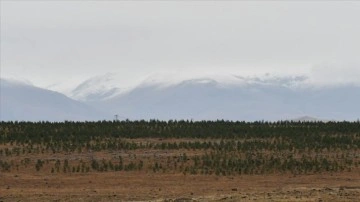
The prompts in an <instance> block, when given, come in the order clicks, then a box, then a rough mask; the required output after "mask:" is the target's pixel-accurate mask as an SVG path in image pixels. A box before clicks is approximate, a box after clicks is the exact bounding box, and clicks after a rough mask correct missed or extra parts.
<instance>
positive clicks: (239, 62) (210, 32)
mask: <svg viewBox="0 0 360 202" xmlns="http://www.w3.org/2000/svg"><path fill="white" fill-rule="evenodd" d="M0 4H1V8H0V9H1V33H0V34H1V44H0V46H1V47H0V48H1V61H0V65H1V66H0V67H1V69H0V73H1V75H0V76H1V77H2V78H13V79H20V80H27V81H29V82H31V83H33V84H34V85H36V86H39V87H45V88H46V87H49V86H52V85H54V84H55V85H57V84H59V85H62V86H67V87H76V85H77V84H79V83H81V82H82V81H84V80H86V79H88V78H90V77H93V76H97V75H104V74H107V73H109V72H110V73H117V75H119V76H118V80H119V85H123V86H131V85H135V84H136V83H137V82H139V81H141V80H143V79H146V78H147V77H149V75H154V74H157V73H162V74H164V73H165V74H166V73H169V74H170V73H171V74H173V75H174V74H175V75H177V74H178V75H201V74H203V73H206V74H214V75H216V74H238V75H262V74H267V73H270V74H275V75H306V76H308V77H309V80H310V81H311V82H312V83H315V84H322V85H323V84H326V85H337V84H342V83H351V84H357V85H360V37H359V36H360V23H359V19H360V2H359V1H345V2H341V1H315V2H310V1H305V2H301V1H288V2H286V1H270V2H266V1H255V2H250V1H238V2H235V1H226V2H220V1H193V2H189V1H169V2H165V1H150V2H145V1H50V2H47V1H1V2H0Z"/></svg>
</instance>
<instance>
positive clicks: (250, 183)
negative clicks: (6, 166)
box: [0, 138, 360, 201]
mask: <svg viewBox="0 0 360 202" xmlns="http://www.w3.org/2000/svg"><path fill="white" fill-rule="evenodd" d="M126 141H131V142H136V143H137V144H140V143H142V144H146V143H149V142H151V143H154V144H156V143H161V142H163V141H166V142H181V141H182V140H181V139H173V140H169V139H167V140H162V139H156V138H154V139H140V138H139V139H133V140H126ZM183 141H186V142H189V141H191V139H186V140H183ZM197 141H199V140H197ZM201 141H207V140H201ZM212 141H217V142H219V140H212ZM13 147H14V146H12V145H10V144H7V145H2V146H1V147H0V148H1V149H3V151H5V149H6V148H7V149H8V151H10V150H11V148H13ZM18 148H19V147H18ZM26 148H27V147H26ZM20 150H21V149H20ZM208 152H209V151H208V150H197V149H179V150H173V149H134V150H121V151H106V152H105V151H99V152H93V151H87V150H82V151H74V152H55V153H53V152H47V151H43V152H36V150H35V151H31V153H28V152H25V153H24V154H22V153H21V154H19V155H16V154H14V155H9V156H2V157H1V158H2V159H3V160H6V161H7V162H11V164H12V166H11V169H10V170H8V171H5V170H2V172H1V173H0V179H1V180H0V201H51V200H52V201H254V200H257V201H358V200H360V169H359V168H357V167H354V168H352V169H351V170H348V169H346V170H343V171H337V172H319V173H306V174H305V173H300V174H296V173H289V172H284V173H279V172H273V173H265V174H259V173H252V174H242V175H238V174H228V175H227V174H225V175H223V174H214V173H212V174H201V173H196V174H194V173H193V174H191V173H186V172H185V173H184V172H182V171H183V170H184V168H179V169H175V168H174V167H171V166H167V167H166V168H162V169H160V170H158V171H154V167H153V165H154V162H160V163H159V164H161V163H162V164H164V167H165V164H166V163H167V161H168V160H169V159H170V160H171V162H170V164H172V163H173V161H172V160H173V159H177V157H181V156H182V155H184V154H186V155H187V158H189V159H191V158H192V157H194V156H198V155H201V154H204V153H208ZM264 152H265V153H266V152H268V151H264ZM119 156H121V157H122V160H123V162H124V165H126V164H128V163H129V162H132V161H134V162H135V161H140V160H141V161H143V162H144V165H143V168H142V169H133V170H119V171H114V170H111V169H108V170H103V171H94V170H93V169H92V168H88V169H89V170H86V167H87V166H88V165H90V164H91V161H92V160H93V159H97V160H98V161H99V162H100V161H101V160H103V159H107V160H112V161H113V162H116V159H117V158H118V157H119ZM24 159H27V160H24ZM38 159H42V161H43V163H42V166H41V168H40V169H39V170H37V169H36V164H37V160H38ZM65 159H67V160H68V162H69V163H68V164H69V166H68V168H64V165H63V164H64V163H63V162H64V160H65ZM189 159H186V160H185V163H184V165H187V164H190V163H189V162H190V161H191V160H189ZM56 160H60V162H61V163H60V166H59V170H58V171H57V170H56V169H54V168H55V166H54V165H55V163H56ZM25 161H27V163H25ZM174 162H179V160H178V159H177V160H176V161H174ZM80 163H83V164H84V165H86V166H85V168H84V169H82V168H80V167H79V168H80V170H77V169H79V168H77V167H78V165H80ZM179 164H180V163H179ZM178 167H181V165H179V166H178Z"/></svg>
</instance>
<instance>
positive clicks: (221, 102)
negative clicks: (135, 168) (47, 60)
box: [0, 74, 360, 121]
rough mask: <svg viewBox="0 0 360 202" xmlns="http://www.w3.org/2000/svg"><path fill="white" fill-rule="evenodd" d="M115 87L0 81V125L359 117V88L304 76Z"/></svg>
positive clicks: (99, 82)
mask: <svg viewBox="0 0 360 202" xmlns="http://www.w3.org/2000/svg"><path fill="white" fill-rule="evenodd" d="M116 83H117V81H116V78H114V77H112V76H111V75H110V74H107V75H104V76H97V77H94V78H90V79H88V80H86V81H84V82H83V83H81V84H80V85H78V86H75V87H74V88H73V90H71V91H69V92H67V93H66V95H65V94H63V93H61V92H55V91H52V90H48V89H43V88H39V87H35V86H32V85H30V84H26V83H22V82H18V81H13V80H8V79H1V86H0V87H1V89H0V90H1V91H0V93H1V94H0V95H1V100H0V101H1V103H0V109H1V112H0V119H1V120H25V121H42V120H47V121H63V120H74V121H83V120H89V121H90V120H104V119H105V120H112V119H113V118H114V115H118V117H119V119H161V120H169V119H193V120H216V119H225V120H245V121H254V120H270V121H276V120H290V119H291V120H303V119H305V118H303V117H306V120H357V119H358V118H359V116H360V115H359V114H360V107H359V104H358V103H360V87H359V86H355V85H340V86H339V85H338V86H322V87H315V86H311V85H308V84H307V83H306V78H304V77H265V78H260V77H253V78H248V77H241V76H236V75H227V76H213V77H209V76H206V77H205V76H203V77H196V78H187V79H182V80H176V81H173V82H168V81H163V80H161V79H157V78H148V79H146V80H144V81H143V82H141V83H140V84H138V85H137V86H134V87H131V88H129V87H127V88H125V87H122V86H118V85H116ZM310 116H311V117H310ZM298 117H302V118H298ZM313 117H316V118H318V119H315V118H313Z"/></svg>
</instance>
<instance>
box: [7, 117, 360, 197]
mask: <svg viewBox="0 0 360 202" xmlns="http://www.w3.org/2000/svg"><path fill="white" fill-rule="evenodd" d="M66 124H67V125H66ZM86 124H87V125H86ZM141 124H142V125H141ZM151 124H153V123H146V122H144V123H135V122H134V123H132V122H124V123H111V122H107V123H59V124H56V123H55V124H50V123H36V124H35V123H2V125H0V129H1V130H0V201H177V202H180V201H225V202H227V201H228V202H229V201H360V166H359V165H360V135H359V132H358V131H359V124H358V123H352V124H350V123H343V125H341V124H339V123H329V124H322V123H318V124H316V123H314V124H313V123H303V124H301V123H280V124H277V125H276V124H274V125H271V124H262V123H226V122H214V123H206V124H207V125H206V124H205V123H181V124H182V125H181V124H180V123H176V124H175V123H163V122H154V124H155V125H154V126H152V125H151ZM160 124H162V126H159V125H160ZM171 124H175V125H171ZM216 124H218V125H219V126H217V127H219V128H216V127H214V125H216ZM289 125H290V126H289ZM106 127H108V129H107V128H106ZM112 127H113V128H112ZM178 127H180V128H181V130H180V129H178ZM211 127H213V129H211ZM121 128H125V129H126V130H125V129H121ZM184 128H185V129H184ZM130 129H131V130H130ZM121 130H125V132H124V134H122V133H120V134H119V131H120V132H121ZM149 130H153V132H151V131H150V132H149ZM172 130H173V131H172ZM191 130H192V131H191ZM214 130H219V132H216V133H214V132H213V131H214ZM237 130H238V131H240V132H241V131H245V132H246V135H242V134H238V135H233V133H234V131H237ZM103 131H107V134H110V135H104V134H103V133H104V132H103ZM129 131H130V132H129ZM131 131H133V132H132V133H134V131H135V132H136V133H138V134H137V135H138V136H140V137H136V138H135V137H131V136H130V137H127V135H126V134H128V133H130V134H131ZM184 131H185V132H186V131H190V132H191V133H190V132H186V133H185V132H184ZM155 132H156V134H157V135H156V136H158V137H151V134H154V133H155ZM200 132H201V133H200ZM245 132H244V133H245ZM162 133H164V134H162ZM177 133H184V134H177ZM188 133H190V135H188ZM149 134H150V135H149ZM168 134H177V136H176V137H172V136H170V137H169V136H168ZM207 134H209V135H207ZM211 134H212V135H211ZM217 134H224V135H217ZM124 136H125V137H124Z"/></svg>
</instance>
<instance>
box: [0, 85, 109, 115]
mask: <svg viewBox="0 0 360 202" xmlns="http://www.w3.org/2000/svg"><path fill="white" fill-rule="evenodd" d="M0 84H1V85H0V95H1V99H0V120H24V121H42V120H44V121H64V120H101V119H104V118H108V116H107V115H106V114H105V113H100V112H99V111H98V110H95V109H94V108H92V107H90V106H88V105H86V104H84V103H81V102H78V101H75V100H72V99H70V98H68V97H66V96H65V95H63V94H60V93H58V92H54V91H50V90H45V89H41V88H37V87H35V86H31V85H28V84H25V83H20V82H14V81H11V80H6V79H1V81H0Z"/></svg>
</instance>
